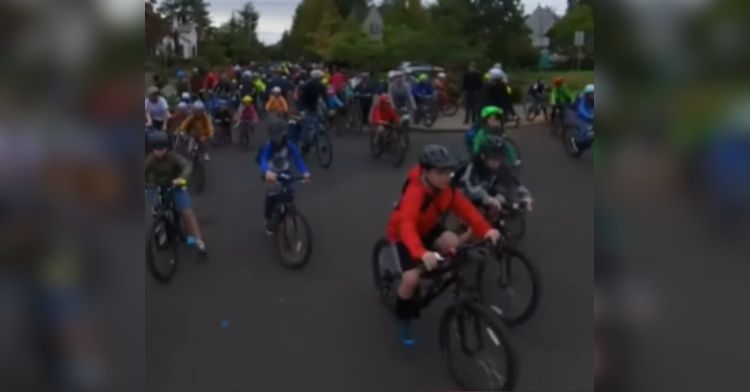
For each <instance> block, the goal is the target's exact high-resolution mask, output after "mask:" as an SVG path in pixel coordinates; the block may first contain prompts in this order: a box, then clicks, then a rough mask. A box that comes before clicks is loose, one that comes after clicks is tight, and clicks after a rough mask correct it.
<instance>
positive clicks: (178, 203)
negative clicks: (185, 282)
mask: <svg viewBox="0 0 750 392" xmlns="http://www.w3.org/2000/svg"><path fill="white" fill-rule="evenodd" d="M146 141H147V142H148V146H149V148H150V150H151V153H150V154H149V155H148V157H146V163H145V165H144V166H145V170H146V194H147V196H148V201H149V203H150V204H151V206H155V205H156V202H157V200H158V196H159V195H158V193H157V192H156V188H157V187H168V186H175V189H174V193H173V195H174V205H175V207H176V208H177V211H178V212H180V213H181V214H182V216H183V218H184V220H185V223H186V225H187V230H188V232H189V233H190V235H189V236H188V237H187V243H188V245H195V247H196V248H198V250H200V251H201V252H202V253H205V252H206V244H205V243H204V242H203V238H202V237H201V232H200V227H199V226H198V219H196V217H195V213H194V212H193V210H192V209H191V208H190V196H188V192H187V190H185V189H184V187H183V186H182V185H184V184H185V182H186V181H187V178H188V177H190V172H191V167H190V162H188V161H187V160H186V159H185V158H183V157H181V156H180V155H178V154H177V153H175V152H172V151H168V147H169V135H167V133H166V132H162V131H157V132H151V133H149V134H148V136H147V139H146Z"/></svg>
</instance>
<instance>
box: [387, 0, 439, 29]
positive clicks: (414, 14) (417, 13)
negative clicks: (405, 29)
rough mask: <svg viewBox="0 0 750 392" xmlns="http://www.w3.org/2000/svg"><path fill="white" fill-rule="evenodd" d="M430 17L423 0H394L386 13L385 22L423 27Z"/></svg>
mask: <svg viewBox="0 0 750 392" xmlns="http://www.w3.org/2000/svg"><path fill="white" fill-rule="evenodd" d="M428 19H429V15H428V14H427V10H426V9H425V8H424V7H423V6H422V1H421V0H394V1H393V3H392V4H391V5H390V6H389V8H388V12H387V13H386V15H385V22H386V23H387V24H391V25H399V24H401V25H407V26H410V27H413V28H417V29H422V28H424V27H426V25H427V22H428Z"/></svg>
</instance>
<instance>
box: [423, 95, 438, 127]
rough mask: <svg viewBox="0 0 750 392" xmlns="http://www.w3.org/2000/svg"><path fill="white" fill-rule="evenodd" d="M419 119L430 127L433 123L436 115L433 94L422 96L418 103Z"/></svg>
mask: <svg viewBox="0 0 750 392" xmlns="http://www.w3.org/2000/svg"><path fill="white" fill-rule="evenodd" d="M418 110H419V113H420V117H421V118H420V120H421V121H422V124H424V126H425V127H427V128H432V126H433V125H435V121H437V117H438V113H439V111H438V104H437V100H436V99H435V97H434V96H430V97H423V99H422V101H421V102H420V103H419V109H418Z"/></svg>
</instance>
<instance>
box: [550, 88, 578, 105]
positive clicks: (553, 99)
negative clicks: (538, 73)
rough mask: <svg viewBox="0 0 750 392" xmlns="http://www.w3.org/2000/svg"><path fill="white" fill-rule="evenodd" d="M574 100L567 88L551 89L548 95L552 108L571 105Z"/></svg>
mask: <svg viewBox="0 0 750 392" xmlns="http://www.w3.org/2000/svg"><path fill="white" fill-rule="evenodd" d="M574 98H575V97H574V96H573V93H572V92H570V89H568V86H562V87H552V91H551V92H550V94H549V103H550V105H552V106H556V105H558V104H560V105H565V104H571V103H573V99H574Z"/></svg>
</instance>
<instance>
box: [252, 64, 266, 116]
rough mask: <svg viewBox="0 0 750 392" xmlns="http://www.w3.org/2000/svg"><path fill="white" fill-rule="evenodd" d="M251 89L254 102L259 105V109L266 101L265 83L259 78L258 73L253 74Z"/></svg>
mask: <svg viewBox="0 0 750 392" xmlns="http://www.w3.org/2000/svg"><path fill="white" fill-rule="evenodd" d="M253 88H254V89H255V96H254V99H255V102H256V103H257V104H258V105H259V106H258V109H261V108H262V107H263V106H262V105H263V101H265V100H266V83H264V82H263V79H261V78H260V73H257V72H256V73H254V74H253Z"/></svg>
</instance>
